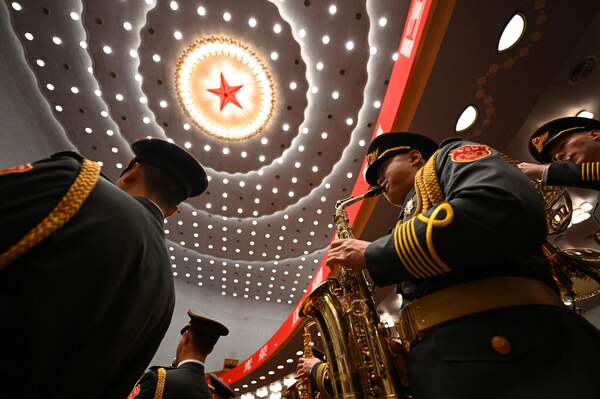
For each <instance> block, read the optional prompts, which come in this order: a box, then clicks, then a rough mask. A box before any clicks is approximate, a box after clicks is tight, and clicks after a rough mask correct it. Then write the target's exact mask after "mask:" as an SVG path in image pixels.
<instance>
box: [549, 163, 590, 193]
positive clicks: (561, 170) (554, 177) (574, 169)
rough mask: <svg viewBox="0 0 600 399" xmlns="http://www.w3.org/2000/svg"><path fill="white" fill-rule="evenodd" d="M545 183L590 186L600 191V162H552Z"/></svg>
mask: <svg viewBox="0 0 600 399" xmlns="http://www.w3.org/2000/svg"><path fill="white" fill-rule="evenodd" d="M546 183H547V184H548V185H550V186H567V187H581V188H591V189H593V190H598V191H600V162H584V163H582V164H575V163H552V164H550V165H549V167H548V177H547V179H546Z"/></svg>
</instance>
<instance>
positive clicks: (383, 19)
mask: <svg viewBox="0 0 600 399" xmlns="http://www.w3.org/2000/svg"><path fill="white" fill-rule="evenodd" d="M387 22H388V21H387V18H386V17H381V18H379V26H381V27H382V28H383V27H384V26H386V25H387Z"/></svg>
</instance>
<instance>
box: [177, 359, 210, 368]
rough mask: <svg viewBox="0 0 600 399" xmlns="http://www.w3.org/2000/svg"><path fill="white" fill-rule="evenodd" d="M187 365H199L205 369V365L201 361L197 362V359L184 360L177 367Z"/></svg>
mask: <svg viewBox="0 0 600 399" xmlns="http://www.w3.org/2000/svg"><path fill="white" fill-rule="evenodd" d="M186 363H195V364H199V365H200V366H202V367H204V363H202V362H201V361H200V360H196V359H185V360H182V361H180V362H179V363H178V364H177V367H181V366H182V365H183V364H186Z"/></svg>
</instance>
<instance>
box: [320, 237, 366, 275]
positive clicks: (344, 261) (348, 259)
mask: <svg viewBox="0 0 600 399" xmlns="http://www.w3.org/2000/svg"><path fill="white" fill-rule="evenodd" d="M369 244H370V242H368V241H362V240H356V239H343V240H335V241H334V242H332V243H331V246H330V247H329V254H328V255H327V266H328V267H330V268H332V269H334V268H336V267H338V266H339V265H344V266H345V267H349V268H351V269H352V270H354V271H355V272H358V271H361V270H363V269H364V268H365V267H366V263H365V250H366V249H367V246H368V245H369Z"/></svg>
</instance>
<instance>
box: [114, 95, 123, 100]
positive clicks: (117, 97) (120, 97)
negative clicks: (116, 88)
mask: <svg viewBox="0 0 600 399" xmlns="http://www.w3.org/2000/svg"><path fill="white" fill-rule="evenodd" d="M115 99H116V100H117V101H123V99H124V97H123V95H122V94H120V93H117V94H116V95H115Z"/></svg>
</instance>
